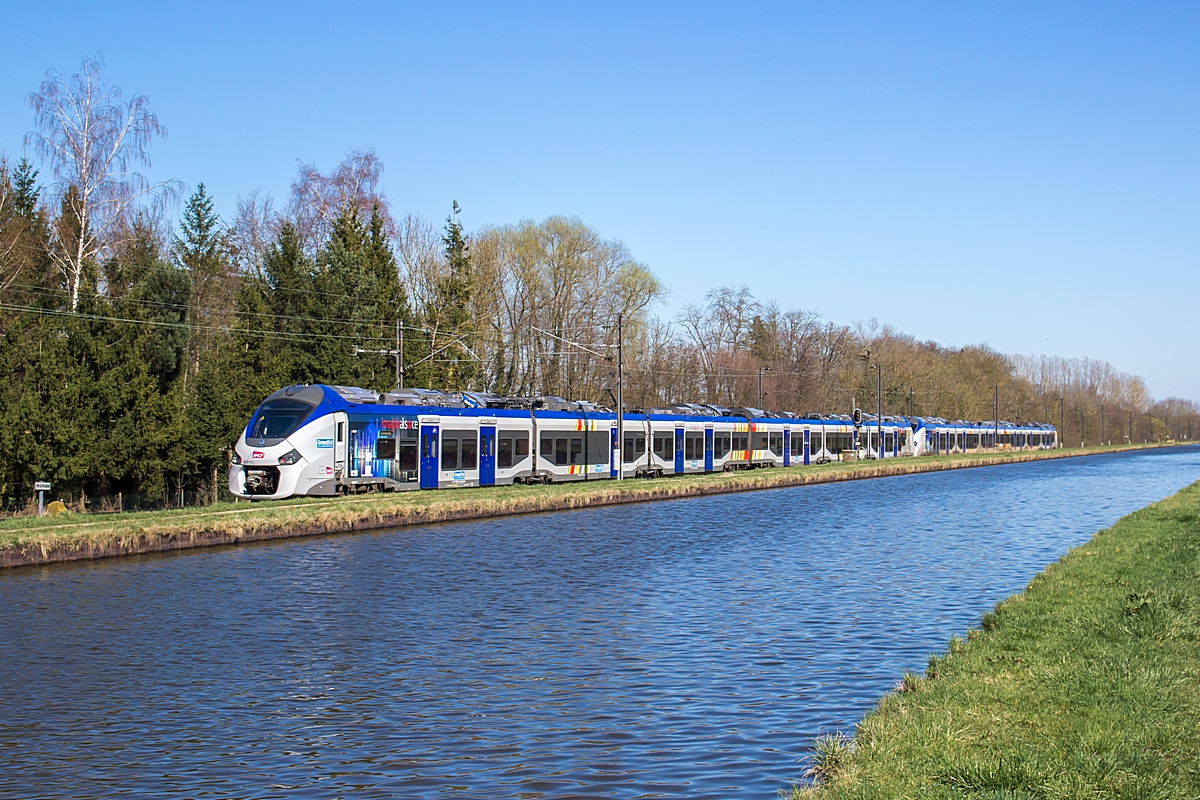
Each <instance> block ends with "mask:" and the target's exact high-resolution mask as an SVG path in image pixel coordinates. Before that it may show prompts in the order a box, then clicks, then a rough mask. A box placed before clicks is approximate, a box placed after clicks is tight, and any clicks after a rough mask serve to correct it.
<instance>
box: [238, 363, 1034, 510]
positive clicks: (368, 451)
mask: <svg viewBox="0 0 1200 800" xmlns="http://www.w3.org/2000/svg"><path fill="white" fill-rule="evenodd" d="M881 428H882V431H881V430H880V429H881ZM617 431H618V428H617V418H616V414H615V413H614V412H613V411H612V410H610V409H607V408H601V407H599V406H596V405H595V404H592V403H587V402H577V401H567V400H564V399H562V398H559V397H537V398H506V397H497V396H495V395H491V394H486V393H480V392H455V393H452V394H447V393H442V392H437V391H433V390H429V389H405V390H399V391H394V392H386V393H384V394H379V393H376V392H373V391H369V390H367V389H359V388H356V387H349V386H324V385H302V386H289V387H287V388H285V389H281V390H279V391H278V392H276V393H275V394H273V395H271V396H270V397H268V398H267V399H266V400H265V401H263V403H262V405H260V406H259V407H258V408H257V409H256V410H255V412H254V416H253V417H252V418H251V420H250V423H249V424H248V425H247V426H246V430H245V432H244V434H243V435H242V437H241V439H240V440H239V441H238V443H237V445H236V447H235V449H234V454H233V464H232V466H231V467H230V470H229V491H230V492H231V493H232V494H234V495H235V496H237V497H242V498H249V499H254V500H270V499H279V498H285V497H292V496H296V495H327V496H328V495H335V494H347V493H358V492H367V491H373V490H385V491H407V490H410V489H449V488H457V487H466V486H493V485H505V484H512V483H535V482H536V483H560V482H566V481H586V480H609V479H613V478H616V477H617V475H618V472H619V473H620V474H621V475H622V476H623V477H659V476H665V475H681V474H693V473H705V472H722V471H728V470H734V469H749V468H754V467H786V466H791V465H793V464H810V463H827V462H830V461H839V460H847V459H851V458H897V457H900V456H917V455H926V454H939V453H965V452H975V451H980V450H990V449H1001V450H1008V449H1047V448H1050V447H1054V446H1055V443H1056V440H1055V430H1054V428H1053V427H1052V426H1049V425H1041V424H1033V425H1030V424H1026V425H1013V424H1012V423H1008V422H999V423H990V422H985V423H976V422H964V421H956V422H948V421H946V420H944V419H937V418H927V417H893V416H885V417H884V418H883V420H882V425H880V424H879V423H878V422H877V421H876V420H875V419H874V418H868V419H866V420H864V421H863V423H862V425H861V426H855V425H854V423H853V421H852V420H851V418H850V417H848V416H839V415H818V416H809V417H800V416H796V415H794V414H789V413H782V414H771V413H768V412H766V411H763V410H761V409H755V408H734V409H728V408H723V407H721V406H716V405H692V404H681V405H674V406H670V407H666V408H653V409H646V410H635V411H634V412H631V413H627V414H626V415H625V418H624V441H623V442H618V433H617ZM881 433H882V435H880V434H881ZM619 445H623V446H619Z"/></svg>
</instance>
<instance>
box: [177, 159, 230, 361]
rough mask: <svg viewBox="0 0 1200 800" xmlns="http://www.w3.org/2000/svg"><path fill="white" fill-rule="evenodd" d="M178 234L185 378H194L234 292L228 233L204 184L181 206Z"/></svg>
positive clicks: (228, 311)
mask: <svg viewBox="0 0 1200 800" xmlns="http://www.w3.org/2000/svg"><path fill="white" fill-rule="evenodd" d="M179 233H180V235H179V236H177V237H176V238H175V243H174V251H175V260H176V263H177V264H178V265H179V266H180V267H181V268H182V269H184V270H186V271H187V273H188V275H189V277H190V281H191V304H190V306H189V308H188V323H189V324H190V325H191V326H192V332H191V335H190V337H189V340H188V359H187V367H188V370H187V375H190V376H192V377H194V376H195V375H196V373H197V372H198V371H199V369H200V354H201V352H204V351H206V350H210V349H212V346H213V338H214V335H215V334H214V332H213V330H212V328H214V327H220V325H221V324H222V323H224V322H226V321H227V320H228V319H229V318H230V316H231V314H232V311H233V301H234V292H235V290H234V287H233V285H232V284H233V281H232V267H231V264H230V258H229V248H228V245H227V239H228V233H227V231H226V230H225V229H224V228H223V227H222V225H221V218H220V217H219V216H217V214H216V212H215V211H214V210H213V201H212V198H211V197H209V196H208V194H207V192H206V191H205V188H204V184H203V183H200V184H199V185H198V186H197V187H196V191H195V192H194V193H193V194H192V196H191V197H189V198H188V201H187V204H186V205H185V206H184V209H183V219H181V220H180V222H179Z"/></svg>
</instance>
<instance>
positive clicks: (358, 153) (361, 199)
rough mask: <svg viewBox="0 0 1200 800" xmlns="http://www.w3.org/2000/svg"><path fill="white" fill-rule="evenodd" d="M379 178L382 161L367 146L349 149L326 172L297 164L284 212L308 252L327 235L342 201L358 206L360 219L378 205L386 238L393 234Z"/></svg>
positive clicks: (343, 203) (315, 249)
mask: <svg viewBox="0 0 1200 800" xmlns="http://www.w3.org/2000/svg"><path fill="white" fill-rule="evenodd" d="M382 177H383V161H382V160H381V159H380V158H379V156H377V155H376V154H375V151H374V150H370V149H367V150H351V151H350V152H349V153H347V154H346V157H345V158H344V159H342V163H340V164H338V165H337V166H336V167H334V168H333V170H332V171H331V172H329V174H325V173H323V172H321V171H320V170H319V169H317V166H316V165H315V164H305V163H303V162H301V163H300V168H299V170H298V171H297V173H296V180H295V181H293V182H292V196H291V199H290V200H289V201H288V207H287V212H286V213H287V217H288V218H289V219H291V220H292V223H293V224H294V225H295V226H296V232H297V233H298V234H299V235H300V241H302V242H303V243H304V247H305V249H306V250H307V251H308V253H309V255H314V254H315V253H316V251H317V248H319V247H320V246H321V243H322V242H324V241H325V240H326V239H327V238H329V230H330V228H331V226H332V225H333V221H334V220H335V219H336V218H337V215H338V214H339V213H340V211H341V209H342V206H343V205H346V204H350V205H352V206H354V207H355V208H356V209H358V211H359V213H360V214H361V215H362V216H363V217H364V218H365V217H369V216H370V214H371V211H372V209H373V208H374V207H375V205H376V204H378V205H379V209H380V213H381V214H382V216H383V228H384V231H385V232H386V233H387V234H388V236H389V238H395V237H396V233H397V231H396V224H395V221H394V220H393V219H392V216H391V212H390V210H389V209H390V207H389V205H388V201H387V197H386V196H385V195H384V194H383V193H382V192H380V191H379V181H380V179H381V178H382Z"/></svg>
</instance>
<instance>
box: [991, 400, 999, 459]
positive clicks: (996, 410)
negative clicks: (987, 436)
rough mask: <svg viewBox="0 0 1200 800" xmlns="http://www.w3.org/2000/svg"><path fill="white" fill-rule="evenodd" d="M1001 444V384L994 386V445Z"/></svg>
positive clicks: (994, 446)
mask: <svg viewBox="0 0 1200 800" xmlns="http://www.w3.org/2000/svg"><path fill="white" fill-rule="evenodd" d="M999 446H1000V385H999V384H997V385H995V386H993V387H992V447H993V448H996V447H999Z"/></svg>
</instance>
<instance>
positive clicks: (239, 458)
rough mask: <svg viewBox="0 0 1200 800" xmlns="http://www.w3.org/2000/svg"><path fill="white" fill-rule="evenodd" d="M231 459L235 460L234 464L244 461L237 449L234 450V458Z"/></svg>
mask: <svg viewBox="0 0 1200 800" xmlns="http://www.w3.org/2000/svg"><path fill="white" fill-rule="evenodd" d="M231 460H232V461H233V463H234V464H240V463H242V457H241V456H239V455H238V452H237V450H234V451H233V458H232V459H231Z"/></svg>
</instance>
